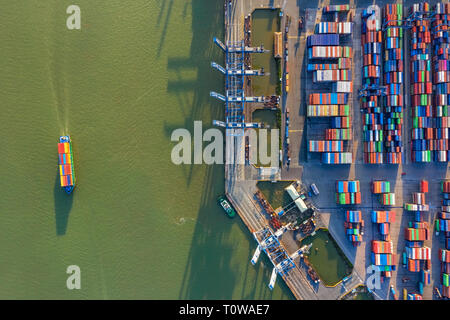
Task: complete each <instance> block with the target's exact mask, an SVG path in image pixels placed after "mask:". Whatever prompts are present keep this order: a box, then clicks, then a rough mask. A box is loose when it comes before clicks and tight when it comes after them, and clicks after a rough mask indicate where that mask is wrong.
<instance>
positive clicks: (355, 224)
mask: <svg viewBox="0 0 450 320" xmlns="http://www.w3.org/2000/svg"><path fill="white" fill-rule="evenodd" d="M344 227H345V229H346V234H347V237H348V239H349V240H350V241H351V242H352V244H353V246H355V247H357V246H359V245H360V244H361V242H362V235H363V233H364V231H363V230H364V229H363V228H364V220H363V219H362V215H361V211H353V210H348V211H345V222H344Z"/></svg>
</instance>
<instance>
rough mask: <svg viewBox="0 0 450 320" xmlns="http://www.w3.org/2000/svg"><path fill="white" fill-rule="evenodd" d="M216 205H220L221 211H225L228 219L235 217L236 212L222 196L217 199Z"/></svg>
mask: <svg viewBox="0 0 450 320" xmlns="http://www.w3.org/2000/svg"><path fill="white" fill-rule="evenodd" d="M217 203H218V204H220V206H221V207H222V209H223V210H225V213H226V214H227V216H228V217H229V218H233V217H234V216H235V215H236V211H235V210H234V209H233V207H232V206H231V205H230V203H229V202H228V200H227V199H226V198H225V197H224V196H220V197H218V198H217Z"/></svg>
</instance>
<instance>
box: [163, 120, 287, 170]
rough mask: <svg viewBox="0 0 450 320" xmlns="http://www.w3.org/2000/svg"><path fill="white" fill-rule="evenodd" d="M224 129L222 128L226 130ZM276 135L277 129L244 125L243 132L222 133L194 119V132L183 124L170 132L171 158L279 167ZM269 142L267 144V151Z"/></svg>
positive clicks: (277, 135)
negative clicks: (205, 127) (235, 133)
mask: <svg viewBox="0 0 450 320" xmlns="http://www.w3.org/2000/svg"><path fill="white" fill-rule="evenodd" d="M227 130H233V129H227ZM227 130H225V132H228V131H227ZM239 130H243V129H239ZM242 132H244V131H242ZM269 132H270V143H269V140H268V136H269ZM279 137H280V133H279V130H278V129H264V128H260V129H253V128H248V129H245V134H244V135H237V136H236V135H228V134H224V132H223V131H222V130H220V129H217V128H210V129H207V130H206V131H204V132H203V125H202V122H201V121H194V135H193V136H192V134H191V132H190V131H189V130H187V129H183V128H179V129H176V130H174V131H173V132H172V135H171V141H173V142H177V144H176V145H175V146H174V147H173V149H172V153H171V159H172V163H174V164H176V165H180V164H254V165H263V166H267V165H270V166H271V167H278V166H279V154H280V143H279ZM268 146H270V152H269V150H268V149H269V148H268Z"/></svg>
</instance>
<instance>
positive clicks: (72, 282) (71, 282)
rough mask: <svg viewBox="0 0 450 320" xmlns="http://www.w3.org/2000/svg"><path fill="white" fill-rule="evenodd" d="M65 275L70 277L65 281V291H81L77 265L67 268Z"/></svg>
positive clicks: (79, 271) (79, 272)
mask: <svg viewBox="0 0 450 320" xmlns="http://www.w3.org/2000/svg"><path fill="white" fill-rule="evenodd" d="M66 273H67V274H70V276H69V277H68V278H67V281H66V286H67V289H69V290H73V289H78V290H79V289H81V270H80V267H79V266H77V265H71V266H68V267H67V269H66Z"/></svg>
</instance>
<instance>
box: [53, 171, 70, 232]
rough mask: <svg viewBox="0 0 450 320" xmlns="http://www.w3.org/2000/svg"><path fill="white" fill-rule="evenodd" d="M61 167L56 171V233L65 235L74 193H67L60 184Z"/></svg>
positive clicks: (54, 191)
mask: <svg viewBox="0 0 450 320" xmlns="http://www.w3.org/2000/svg"><path fill="white" fill-rule="evenodd" d="M60 182H61V181H60V176H59V168H58V171H57V172H56V178H55V186H54V189H53V195H54V199H55V226H56V235H58V236H63V235H65V234H66V232H67V225H68V223H69V215H70V211H71V210H72V204H73V197H74V194H67V193H66V192H65V191H64V190H63V188H61V185H60Z"/></svg>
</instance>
